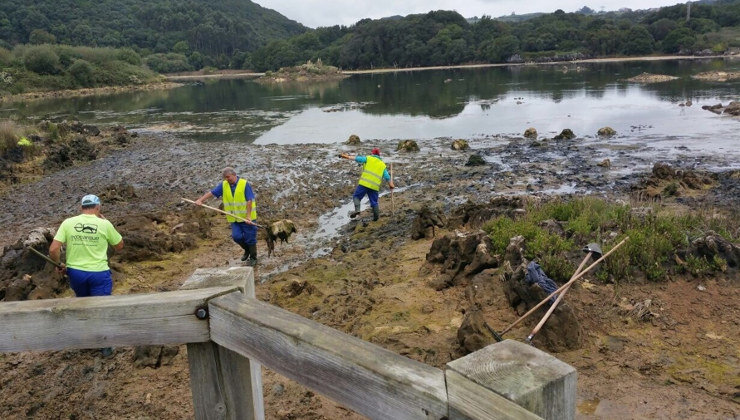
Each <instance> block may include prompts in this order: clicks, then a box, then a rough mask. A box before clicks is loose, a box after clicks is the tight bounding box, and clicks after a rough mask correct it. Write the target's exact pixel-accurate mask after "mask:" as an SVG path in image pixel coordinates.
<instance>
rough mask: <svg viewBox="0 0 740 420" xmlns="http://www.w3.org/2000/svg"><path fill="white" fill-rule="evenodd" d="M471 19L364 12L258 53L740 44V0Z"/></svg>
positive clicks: (538, 52) (589, 52) (287, 62)
mask: <svg viewBox="0 0 740 420" xmlns="http://www.w3.org/2000/svg"><path fill="white" fill-rule="evenodd" d="M472 21H473V22H472V23H471V22H470V21H468V20H466V19H465V18H463V17H462V16H461V15H459V14H458V13H456V12H452V11H433V12H429V13H426V14H419V15H409V16H406V17H403V18H398V17H394V18H385V19H379V20H370V19H364V20H361V21H359V22H357V23H356V24H355V25H353V26H351V27H345V26H332V27H326V28H318V29H316V30H311V31H307V32H305V33H303V34H300V35H297V36H294V37H291V38H289V39H282V40H273V41H271V42H270V43H268V44H267V45H265V46H264V47H261V48H259V49H258V50H257V51H255V52H254V53H252V54H251V63H248V64H251V66H253V67H254V68H255V69H256V70H260V71H265V70H275V69H277V68H279V67H284V66H291V65H295V64H298V63H301V62H305V61H306V60H316V59H318V58H321V59H322V60H323V62H324V63H326V64H330V65H334V66H337V67H341V68H344V69H369V68H374V67H418V66H434V65H456V64H464V63H501V62H521V61H544V60H551V59H572V58H590V57H604V56H620V55H621V56H634V55H650V54H655V53H667V54H684V53H695V52H701V53H704V54H710V53H714V54H721V53H723V52H725V51H726V50H727V49H728V48H731V47H740V44H739V43H738V40H737V39H738V26H739V25H740V1H738V0H724V1H717V2H715V3H711V4H696V3H694V4H692V5H691V12H690V18H689V19H688V20H687V5H686V4H679V5H675V6H671V7H664V8H661V9H658V10H655V11H649V10H646V11H629V10H625V11H619V12H608V13H595V12H594V11H593V10H590V9H588V8H584V9H581V11H579V12H577V13H565V12H563V11H562V10H557V11H556V12H554V13H550V14H538V15H534V17H532V18H530V19H526V20H521V21H517V20H506V21H505V20H502V19H492V18H491V17H489V16H484V17H482V18H480V19H472Z"/></svg>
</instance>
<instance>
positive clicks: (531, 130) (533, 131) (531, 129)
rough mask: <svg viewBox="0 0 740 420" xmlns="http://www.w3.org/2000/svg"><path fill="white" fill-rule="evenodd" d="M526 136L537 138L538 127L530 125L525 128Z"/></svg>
mask: <svg viewBox="0 0 740 420" xmlns="http://www.w3.org/2000/svg"><path fill="white" fill-rule="evenodd" d="M524 137H525V138H528V139H536V138H537V129H535V128H534V127H529V128H528V129H526V130H524Z"/></svg>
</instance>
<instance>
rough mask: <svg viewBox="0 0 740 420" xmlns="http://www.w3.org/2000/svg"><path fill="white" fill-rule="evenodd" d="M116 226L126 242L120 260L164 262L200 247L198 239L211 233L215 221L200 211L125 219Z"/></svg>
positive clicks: (118, 255) (156, 213)
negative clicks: (169, 255) (175, 255)
mask: <svg viewBox="0 0 740 420" xmlns="http://www.w3.org/2000/svg"><path fill="white" fill-rule="evenodd" d="M114 225H115V226H116V229H118V231H119V232H120V233H121V235H122V236H123V240H124V244H125V246H124V248H123V250H121V251H119V252H117V253H116V260H117V261H119V262H126V261H145V260H160V259H162V258H163V257H164V254H166V253H169V252H181V251H183V250H185V249H189V248H193V247H195V246H196V243H197V239H198V238H201V239H203V238H207V237H209V236H210V233H211V226H212V223H211V220H210V218H208V217H206V214H205V213H204V212H200V211H197V210H193V211H189V212H185V213H183V214H178V215H175V214H171V213H167V212H153V213H145V214H138V215H131V216H125V217H123V218H121V219H118V220H115V221H114Z"/></svg>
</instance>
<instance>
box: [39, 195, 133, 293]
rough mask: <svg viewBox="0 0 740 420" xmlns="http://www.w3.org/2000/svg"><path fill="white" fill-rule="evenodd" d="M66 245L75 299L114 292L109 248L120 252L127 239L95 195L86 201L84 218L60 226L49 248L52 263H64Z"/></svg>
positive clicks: (87, 196) (66, 267)
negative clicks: (116, 227)
mask: <svg viewBox="0 0 740 420" xmlns="http://www.w3.org/2000/svg"><path fill="white" fill-rule="evenodd" d="M63 244H66V249H67V261H66V264H60V265H61V267H62V268H61V270H66V272H67V275H68V276H69V285H70V286H71V287H72V290H74V292H75V296H77V297H84V296H107V295H110V294H111V292H112V291H113V278H112V277H111V272H110V268H109V267H108V245H110V246H112V247H113V249H115V250H116V251H119V250H121V249H122V248H123V238H122V237H121V234H120V233H118V232H117V231H116V229H115V228H114V227H113V224H112V223H111V222H109V221H108V220H107V219H106V218H105V217H103V215H102V214H101V213H100V199H99V198H98V197H97V196H95V195H92V194H89V195H86V196H84V197H82V214H80V215H78V216H74V217H70V218H68V219H66V220H65V221H63V222H62V225H61V226H59V230H57V234H56V236H54V240H53V241H52V242H51V246H50V247H49V256H50V257H51V259H53V260H54V261H56V262H57V263H60V261H61V253H62V245H63Z"/></svg>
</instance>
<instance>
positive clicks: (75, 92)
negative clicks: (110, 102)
mask: <svg viewBox="0 0 740 420" xmlns="http://www.w3.org/2000/svg"><path fill="white" fill-rule="evenodd" d="M180 86H182V84H181V83H176V82H175V81H166V82H156V83H147V84H144V85H128V86H105V87H97V88H82V89H69V90H53V91H46V92H26V93H20V94H17V95H7V96H0V102H19V101H31V100H36V99H52V98H71V97H77V96H95V95H105V94H113V93H123V92H136V91H142V90H144V91H147V90H165V89H174V88H176V87H180Z"/></svg>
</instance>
